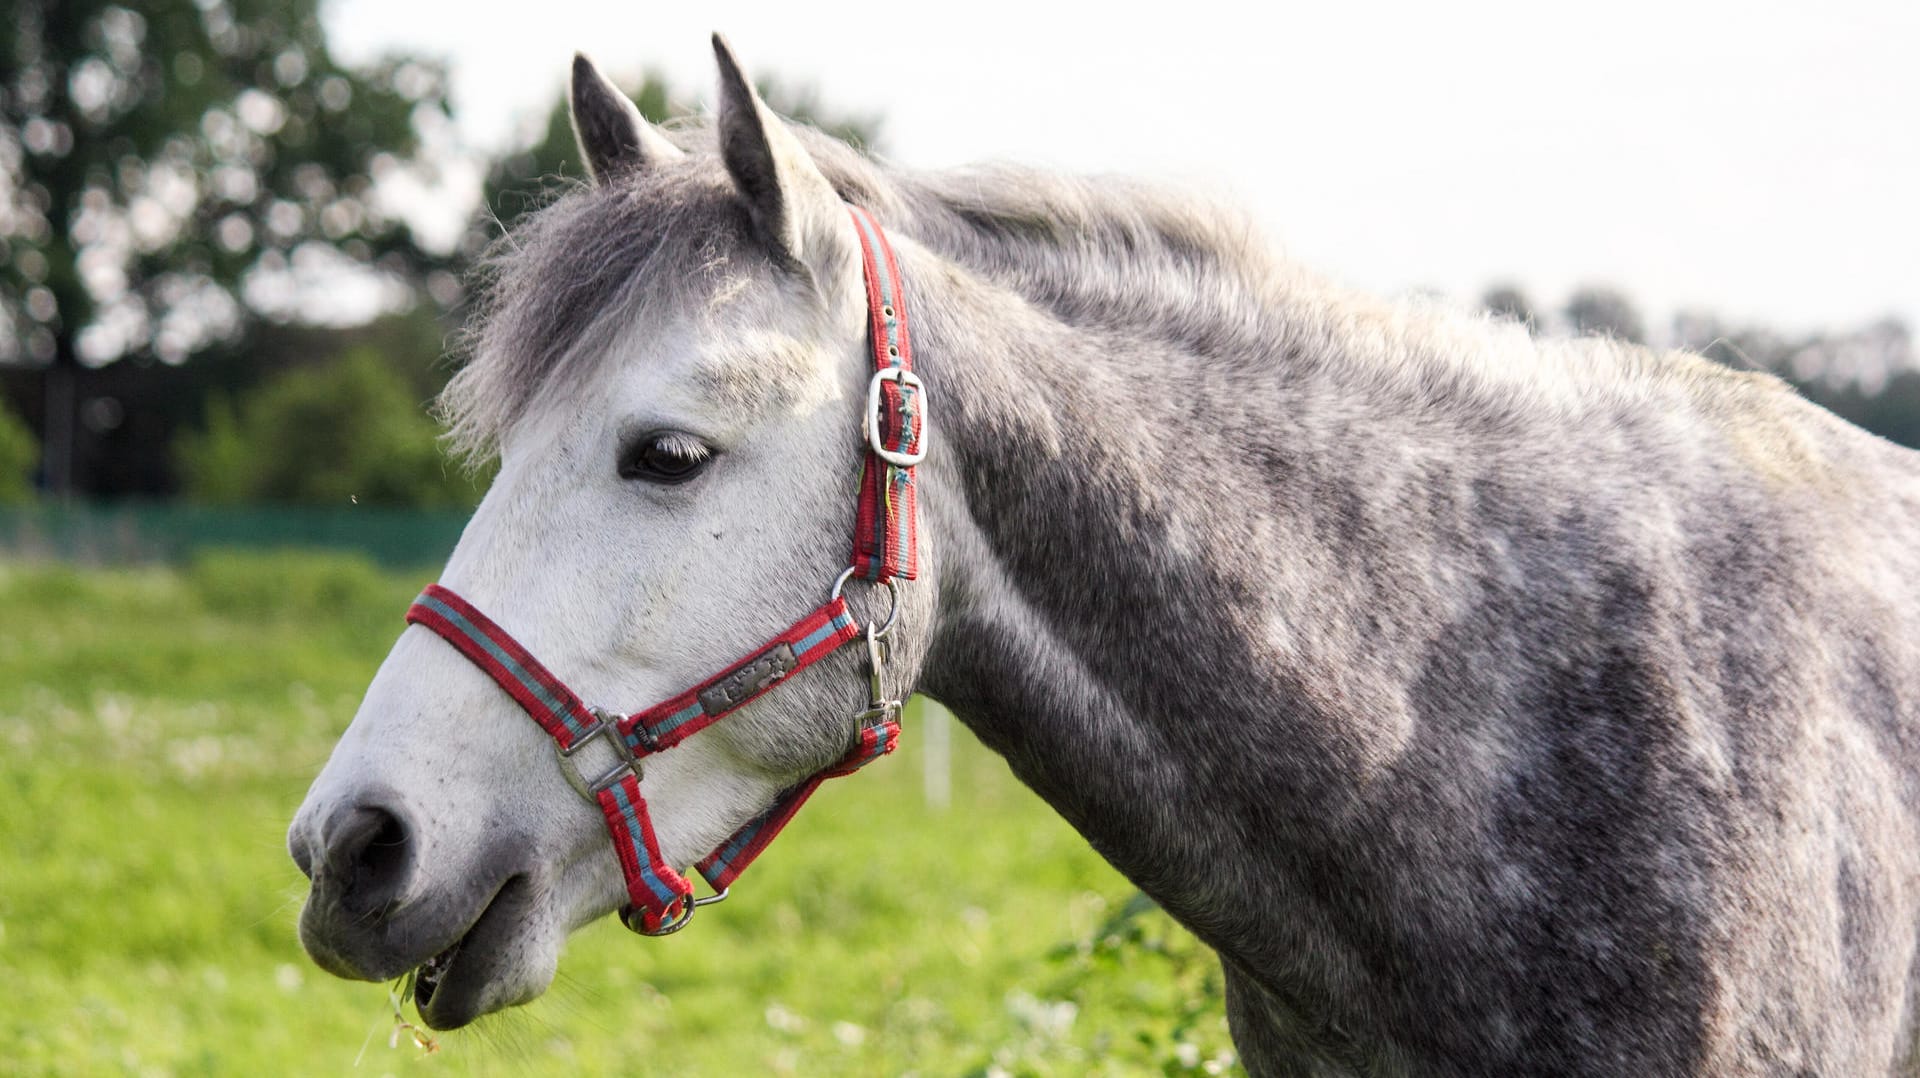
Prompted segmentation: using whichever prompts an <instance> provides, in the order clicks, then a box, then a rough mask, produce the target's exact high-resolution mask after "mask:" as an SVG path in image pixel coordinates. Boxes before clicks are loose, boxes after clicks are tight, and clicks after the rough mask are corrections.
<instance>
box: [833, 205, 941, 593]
mask: <svg viewBox="0 0 1920 1078" xmlns="http://www.w3.org/2000/svg"><path fill="white" fill-rule="evenodd" d="M847 210H848V212H850V213H851V214H853V223H854V230H855V231H856V232H858V233H859V235H860V260H861V269H862V272H863V275H864V276H865V278H866V282H867V319H868V327H867V328H868V342H869V345H870V347H871V349H872V352H873V368H874V374H873V379H872V381H870V382H869V383H868V391H867V411H866V413H865V415H864V416H863V417H862V419H863V422H864V423H865V424H866V432H865V433H866V435H867V441H868V448H869V449H870V450H871V452H869V453H868V454H867V458H866V463H865V465H864V466H863V467H862V468H861V471H860V512H859V515H858V517H857V518H856V519H855V521H854V526H853V570H854V573H855V575H857V576H860V577H863V578H865V579H867V580H872V581H875V582H876V583H878V582H885V581H887V580H891V579H893V578H894V577H904V578H906V579H908V580H912V579H913V578H914V577H915V576H917V575H919V572H920V559H919V554H918V549H917V548H918V546H919V544H918V542H917V541H916V540H917V539H918V535H917V534H916V529H917V528H918V526H919V521H918V514H917V512H916V510H917V508H918V501H917V499H918V490H917V485H916V483H915V481H914V475H913V465H914V464H916V463H918V462H919V460H920V458H921V457H922V456H924V455H925V452H926V447H925V444H924V443H925V441H926V422H927V411H926V388H925V387H924V386H923V385H922V384H921V382H920V378H919V376H918V375H916V374H914V373H913V338H912V336H911V335H910V334H909V333H908V332H907V306H906V293H905V290H903V289H902V288H901V287H900V266H899V264H898V263H897V262H896V261H895V259H894V257H893V247H892V245H891V244H889V243H888V242H887V236H886V233H885V232H882V231H881V230H880V226H879V225H878V224H876V223H875V222H874V220H873V215H872V214H869V213H868V212H867V211H866V210H863V209H861V208H860V207H858V206H849V207H847Z"/></svg>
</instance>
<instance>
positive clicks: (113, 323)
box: [0, 0, 446, 365]
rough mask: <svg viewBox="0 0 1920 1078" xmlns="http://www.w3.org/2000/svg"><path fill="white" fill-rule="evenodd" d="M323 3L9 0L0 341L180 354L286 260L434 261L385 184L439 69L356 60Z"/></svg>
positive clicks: (438, 92) (267, 299) (58, 353)
mask: <svg viewBox="0 0 1920 1078" xmlns="http://www.w3.org/2000/svg"><path fill="white" fill-rule="evenodd" d="M318 7H319V0H142V3H140V4H138V5H137V6H136V5H130V4H120V3H112V2H103V0H22V2H21V3H18V4H16V5H15V6H14V8H13V11H12V13H11V14H10V16H9V17H8V18H7V19H6V20H4V21H0V59H3V61H4V62H3V63H0V72H3V73H4V75H0V79H3V80H4V84H3V85H0V243H4V245H5V249H6V253H7V257H6V258H5V259H0V321H4V322H6V323H8V324H10V326H11V327H12V332H10V333H0V350H4V349H6V348H8V347H9V346H10V345H9V342H18V343H17V344H15V345H12V347H14V348H15V349H16V350H17V351H24V353H25V355H24V356H15V357H13V358H16V359H19V358H25V359H30V360H33V361H37V362H41V363H49V362H56V361H59V360H62V359H72V358H78V359H80V360H84V361H86V362H88V363H91V364H95V365H97V364H99V363H104V362H107V361H110V360H112V359H115V358H117V357H119V356H122V355H129V354H133V355H139V354H150V355H155V356H157V357H159V358H161V359H164V360H168V361H179V360H182V359H185V358H187V357H188V356H190V355H191V354H192V353H194V352H196V351H198V350H199V349H200V348H202V347H204V346H205V345H206V344H208V343H209V342H211V341H213V340H216V339H219V338H221V337H225V336H231V335H232V334H233V333H235V332H237V331H238V330H239V329H240V328H242V327H243V326H244V324H245V323H246V321H247V320H248V319H249V318H250V317H251V316H252V314H253V313H254V309H255V308H257V307H260V306H263V305H267V306H270V305H271V303H272V301H273V299H274V296H273V291H274V290H273V288H272V287H271V285H272V278H274V277H275V276H281V277H284V276H286V275H288V274H292V273H296V272H303V271H314V270H318V269H319V268H320V265H321V264H322V263H324V262H325V261H326V260H328V259H335V260H338V259H340V258H344V259H345V260H347V261H350V262H353V263H358V264H361V265H365V266H375V267H382V268H385V269H388V270H392V271H394V272H399V273H405V272H410V271H415V270H418V269H419V268H421V267H422V266H424V265H426V264H428V263H430V262H431V261H432V257H431V256H430V255H427V254H425V253H423V251H422V250H421V248H420V247H419V246H417V245H416V244H415V242H414V239H413V236H412V235H411V233H410V231H409V230H408V229H407V227H406V226H405V225H404V224H403V223H401V222H400V221H398V220H396V219H394V218H393V217H391V216H389V215H387V214H386V213H385V212H383V211H382V209H381V207H380V205H379V203H378V201H377V200H376V199H374V198H373V197H372V188H373V184H374V181H375V180H376V178H378V177H379V176H381V175H382V174H384V173H386V172H389V171H391V170H394V169H398V168H402V167H404V165H405V163H406V161H407V160H408V159H409V157H410V156H411V155H412V154H414V152H415V150H416V148H417V141H418V140H417V126H418V121H419V120H420V119H421V118H422V117H423V116H424V115H426V114H429V113H440V114H442V115H444V114H445V110H446V100H445V86H444V83H445V80H444V78H443V76H442V73H441V71H440V70H439V69H438V68H437V67H435V66H433V65H431V64H428V63H425V62H422V61H419V60H413V59H405V58H396V59H392V60H389V61H387V62H384V63H382V64H380V65H379V66H378V67H376V68H374V69H373V70H367V71H357V70H352V69H349V68H346V67H344V66H342V65H341V64H340V63H339V62H337V61H336V60H335V59H334V58H333V56H332V55H331V53H329V51H328V49H327V43H326V40H325V37H324V34H323V33H322V30H321V25H320V20H319V15H318ZM4 358H8V357H6V356H5V355H4V353H3V352H0V359H4Z"/></svg>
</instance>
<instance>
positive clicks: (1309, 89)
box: [327, 0, 1920, 329]
mask: <svg viewBox="0 0 1920 1078" xmlns="http://www.w3.org/2000/svg"><path fill="white" fill-rule="evenodd" d="M491 6H492V5H490V4H489V3H486V2H481V0H405V2H397V0H331V6H330V7H329V8H328V9H327V13H328V14H327V17H328V25H329V29H330V31H331V34H332V39H333V42H334V45H335V48H336V49H338V50H339V52H340V53H341V55H342V56H343V57H345V58H347V59H351V60H363V59H369V58H371V57H373V56H374V55H376V54H378V53H379V52H381V51H384V50H388V49H394V48H401V49H407V50H411V51H416V52H421V53H426V54H431V55H438V56H441V57H444V58H446V59H447V60H448V61H450V62H451V64H452V68H453V77H454V84H453V89H454V102H455V106H456V108H457V109H458V117H457V118H458V121H459V128H460V137H461V138H462V139H463V140H464V141H465V142H466V143H467V144H468V145H469V146H471V147H473V148H476V149H488V148H496V147H499V146H502V145H504V144H506V143H508V142H510V141H511V140H512V139H513V138H514V137H515V136H516V132H522V131H524V129H525V128H526V126H527V125H528V124H529V123H530V122H531V121H532V119H533V118H535V117H537V116H539V115H540V114H541V113H542V112H543V110H544V109H545V107H546V106H547V104H548V103H549V102H550V101H551V100H552V99H553V95H555V94H556V93H558V92H559V90H560V88H561V86H562V84H563V81H564V78H565V75H566V72H567V65H568V61H569V59H570V57H571V55H572V53H573V51H574V50H575V49H581V50H584V51H586V52H587V53H588V54H589V55H591V56H592V57H593V58H594V59H595V60H596V61H597V62H598V63H599V64H600V65H601V66H602V68H603V69H605V70H607V71H608V72H609V73H610V74H612V75H614V76H615V77H616V79H618V80H620V81H623V82H633V81H636V80H637V78H638V76H639V75H640V73H641V72H642V71H643V70H647V69H655V70H659V71H662V72H664V73H665V74H666V75H667V76H668V79H669V81H670V84H671V85H672V86H674V87H675V88H676V89H677V90H678V91H679V92H680V93H682V94H684V95H687V96H690V97H693V98H695V99H696V100H698V101H700V102H703V103H704V102H710V101H711V100H712V84H713V77H714V76H713V62H712V56H711V53H710V51H709V50H708V46H707V35H708V33H709V32H711V31H713V30H716V29H717V30H720V31H722V32H724V33H725V34H727V36H728V38H729V39H730V40H731V41H732V43H733V46H734V49H735V50H736V52H738V54H739V55H740V57H741V60H742V62H743V63H745V64H746V65H747V67H748V68H749V69H750V70H752V71H754V72H756V73H757V74H759V75H773V76H776V77H778V78H779V79H781V80H782V81H786V82H792V83H805V84H811V85H813V86H814V87H816V88H817V89H818V91H819V93H820V95H821V98H822V100H823V101H824V102H825V103H826V104H827V105H828V106H830V107H832V108H835V109H839V110H844V111H847V112H854V113H868V112H870V113H879V114H881V115H882V116H883V117H884V127H883V129H882V130H883V135H882V138H883V142H884V148H885V150H886V152H887V153H888V155H889V156H891V157H893V158H894V159H896V160H898V161H901V162H903V163H907V164H911V165H915V166H938V165H945V164H954V163H960V162H966V161H975V160H983V159H1009V160H1015V161H1023V162H1028V163H1033V164H1042V165H1049V166H1056V167H1059V168H1063V169H1069V170H1073V171H1077V172H1096V173H1098V172H1116V173H1131V174H1136V175H1145V176H1150V177H1156V178H1161V179H1165V180H1168V181H1171V182H1175V183H1179V184H1185V185H1188V186H1191V187H1195V188H1198V189H1202V190H1207V191H1210V192H1213V193H1215V194H1220V193H1224V194H1226V195H1227V196H1228V197H1230V198H1232V199H1235V200H1237V201H1240V202H1242V203H1243V204H1245V205H1247V206H1249V207H1251V208H1252V209H1253V210H1254V212H1255V214H1256V216H1257V217H1258V218H1259V219H1260V220H1261V221H1262V222H1264V223H1265V225H1266V227H1267V228H1268V230H1269V231H1270V232H1271V234H1272V235H1273V237H1274V240H1275V242H1276V243H1277V244H1279V245H1280V246H1281V247H1282V248H1283V249H1284V250H1285V251H1286V252H1287V253H1288V254H1290V255H1291V256H1293V257H1295V258H1297V259H1299V260H1302V261H1304V262H1306V263H1308V264H1310V265H1313V266H1315V267H1318V268H1319V269H1321V270H1324V271H1326V272H1328V273H1330V274H1332V275H1334V276H1335V277H1337V278H1339V279H1342V280H1345V281H1347V282H1349V283H1351V284H1353V285H1355V286H1357V287H1361V288H1365V289H1369V290H1372V291H1377V292H1387V293H1392V292H1399V291H1405V290H1410V289H1438V290H1441V291H1443V292H1447V293H1450V294H1453V295H1455V296H1459V297H1463V298H1471V297H1474V296H1476V295H1478V294H1479V293H1480V292H1481V290H1482V289H1483V288H1484V287H1485V286H1486V285H1487V284H1488V283H1489V282H1492V281H1495V280H1515V281H1518V282H1520V283H1521V284H1522V285H1523V286H1524V287H1525V288H1526V290H1527V291H1528V292H1529V293H1530V294H1532V295H1533V296H1534V297H1535V299H1536V301H1537V302H1541V301H1544V302H1547V303H1558V302H1559V300H1560V299H1561V298H1562V297H1563V296H1564V295H1565V293H1566V291H1567V290H1568V289H1569V288H1570V287H1572V286H1573V285H1574V284H1577V283H1580V282H1585V281H1604V282H1610V283H1613V284H1616V285H1618V286H1620V287H1622V288H1624V289H1625V290H1626V291H1627V292H1628V293H1629V294H1630V295H1632V296H1633V297H1634V298H1635V299H1636V300H1638V301H1639V302H1640V303H1641V304H1642V305H1643V306H1644V307H1645V308H1647V309H1648V310H1649V311H1650V313H1652V314H1654V315H1655V316H1656V317H1663V316H1664V315H1665V314H1666V313H1667V312H1669V311H1671V310H1673V309H1675V308H1680V307H1703V308H1707V309H1711V310H1714V311H1717V312H1720V313H1722V314H1724V315H1727V316H1729V317H1732V318H1734V319H1736V320H1741V319H1755V320H1760V321H1764V322H1767V323H1770V324H1773V325H1775V326H1778V327H1781V328H1785V329H1817V328H1823V327H1831V328H1838V327H1841V326H1847V325H1852V324H1857V323H1859V322H1862V321H1865V320H1867V319H1870V318H1874V317H1878V316H1880V315H1883V314H1888V313H1896V314H1899V315H1901V316H1903V317H1905V318H1906V319H1907V320H1908V321H1909V322H1910V323H1912V324H1915V325H1916V326H1920V2H1915V0H1829V2H1827V3H1823V4H1820V5H1818V6H1817V7H1818V10H1817V11H1816V10H1815V7H1816V6H1815V5H1812V4H1802V5H1788V4H1756V3H1751V2H1747V3H1707V2H1699V0H1667V2H1657V3H1647V2H1642V0H1626V2H1622V0H1608V2H1606V3H1588V4H1583V5H1577V6H1576V5H1562V4H1550V3H1541V2H1539V0H1531V2H1526V3H1474V4H1466V5H1456V4H1434V3H1351V2H1349V3H1326V2H1324V0H1321V2H1315V3H1312V4H1289V3H1284V2H1283V3H1278V4H1273V5H1266V6H1260V7H1256V6H1255V5H1251V4H1245V3H1241V4H1223V3H1212V2H1193V0H1171V2H1169V0H1161V2H1158V3H1154V4H1151V5H1139V6H1137V7H1135V8H1131V9H1129V8H1126V7H1124V6H1122V5H1115V4H1076V5H1071V6H1065V5H1063V6H1060V7H1057V8H1056V7H1053V6H1049V5H1045V4H1041V3H1038V2H1036V0H1023V2H1021V0H974V2H970V3H967V4H964V5H959V4H955V5H933V4H925V3H919V4H893V5H885V4H870V3H869V4H858V5H856V4H843V3H837V2H835V3H820V2H814V3H807V2H795V0H786V2H782V3H764V4H761V3H754V4H746V3H678V4H674V3H668V4H658V3H636V2H633V0H622V2H619V3H610V2H604V0H540V2H539V3H536V4H528V3H525V2H519V3H514V4H512V5H501V7H500V11H499V13H498V14H494V13H492V12H491V11H489V10H488V9H489V8H490V7H491ZM1256 10H1257V11H1258V12H1259V13H1258V14H1253V13H1252V12H1253V11H1256ZM962 11H964V12H965V13H964V14H959V12H962ZM883 19H884V23H883V21H882V20H883Z"/></svg>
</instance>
